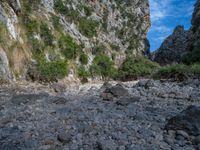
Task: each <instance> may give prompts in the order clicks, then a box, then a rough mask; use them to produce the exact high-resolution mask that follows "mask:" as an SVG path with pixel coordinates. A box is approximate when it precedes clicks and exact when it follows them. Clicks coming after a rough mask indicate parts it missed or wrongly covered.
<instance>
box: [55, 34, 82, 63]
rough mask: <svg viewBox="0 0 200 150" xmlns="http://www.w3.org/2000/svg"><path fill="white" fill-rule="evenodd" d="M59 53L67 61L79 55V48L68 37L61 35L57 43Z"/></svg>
mask: <svg viewBox="0 0 200 150" xmlns="http://www.w3.org/2000/svg"><path fill="white" fill-rule="evenodd" d="M58 43H59V48H60V49H61V52H62V53H63V55H64V56H65V57H66V58H67V59H75V58H76V57H77V55H78V54H79V53H80V46H79V45H78V44H77V43H76V42H75V41H74V40H73V39H72V37H71V36H70V35H62V36H61V37H60V39H59V41H58Z"/></svg>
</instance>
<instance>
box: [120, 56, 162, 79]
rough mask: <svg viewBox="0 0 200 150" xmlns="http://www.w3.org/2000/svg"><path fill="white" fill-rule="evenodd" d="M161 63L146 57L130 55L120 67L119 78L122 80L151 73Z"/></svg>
mask: <svg viewBox="0 0 200 150" xmlns="http://www.w3.org/2000/svg"><path fill="white" fill-rule="evenodd" d="M158 68H159V65H158V64H157V63H155V62H152V61H150V60H148V59H146V58H132V57H128V58H127V59H126V60H125V61H124V63H123V64H122V66H121V68H120V69H119V73H118V74H119V78H120V79H121V80H132V79H137V78H139V77H145V76H148V75H151V73H152V72H154V71H155V70H156V69H158Z"/></svg>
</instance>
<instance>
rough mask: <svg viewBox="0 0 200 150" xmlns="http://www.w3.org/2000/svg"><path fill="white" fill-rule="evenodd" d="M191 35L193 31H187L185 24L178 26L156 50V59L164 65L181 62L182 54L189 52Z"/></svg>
mask: <svg viewBox="0 0 200 150" xmlns="http://www.w3.org/2000/svg"><path fill="white" fill-rule="evenodd" d="M190 37H191V31H185V30H184V27H183V26H177V27H176V28H175V30H174V32H173V34H172V35H170V36H169V37H168V38H167V39H166V40H165V41H164V42H163V43H162V45H161V46H160V48H159V49H158V50H157V51H156V52H155V55H154V60H155V61H157V62H158V63H160V64H162V65H165V64H171V63H176V62H179V61H180V59H181V56H183V55H184V54H186V53H187V52H188V44H189V43H188V40H189V39H190Z"/></svg>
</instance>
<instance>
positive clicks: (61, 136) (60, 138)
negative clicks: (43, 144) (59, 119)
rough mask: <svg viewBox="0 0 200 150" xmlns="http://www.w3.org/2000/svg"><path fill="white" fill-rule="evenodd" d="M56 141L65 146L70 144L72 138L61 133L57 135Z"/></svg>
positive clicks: (67, 134)
mask: <svg viewBox="0 0 200 150" xmlns="http://www.w3.org/2000/svg"><path fill="white" fill-rule="evenodd" d="M57 140H58V141H60V142H61V143H63V144H67V143H69V142H71V140H72V136H71V135H70V134H69V133H65V132H62V133H59V134H58V136H57Z"/></svg>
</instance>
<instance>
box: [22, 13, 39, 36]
mask: <svg viewBox="0 0 200 150" xmlns="http://www.w3.org/2000/svg"><path fill="white" fill-rule="evenodd" d="M23 24H24V25H25V27H26V31H27V36H28V37H29V39H30V38H32V37H33V34H34V33H35V32H38V31H39V23H38V22H37V21H36V20H34V19H31V18H30V17H29V16H23Z"/></svg>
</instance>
